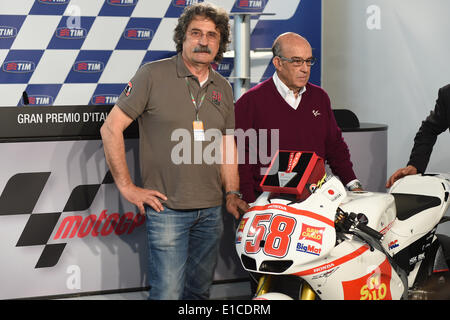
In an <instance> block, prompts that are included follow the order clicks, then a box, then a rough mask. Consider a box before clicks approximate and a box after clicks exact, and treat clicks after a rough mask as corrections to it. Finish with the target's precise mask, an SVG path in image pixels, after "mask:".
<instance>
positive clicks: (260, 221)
mask: <svg viewBox="0 0 450 320" xmlns="http://www.w3.org/2000/svg"><path fill="white" fill-rule="evenodd" d="M335 242H336V231H335V229H334V221H332V220H330V219H328V218H326V217H324V216H321V215H319V214H317V213H314V212H311V211H307V210H300V209H296V208H292V207H289V206H287V205H283V204H277V203H272V204H267V205H264V206H256V207H252V208H251V209H250V211H248V212H247V213H246V214H245V215H244V216H243V218H242V220H241V222H240V225H239V227H238V229H237V232H236V250H237V253H238V255H239V257H240V259H241V262H242V264H243V266H244V268H245V269H246V270H248V271H257V272H264V273H274V274H283V273H286V274H288V273H291V272H292V271H293V270H295V269H298V268H299V267H301V266H303V265H305V264H308V263H310V262H312V261H315V260H318V259H321V258H323V257H324V256H326V255H327V254H328V253H329V252H330V251H331V250H332V249H333V247H334V245H335Z"/></svg>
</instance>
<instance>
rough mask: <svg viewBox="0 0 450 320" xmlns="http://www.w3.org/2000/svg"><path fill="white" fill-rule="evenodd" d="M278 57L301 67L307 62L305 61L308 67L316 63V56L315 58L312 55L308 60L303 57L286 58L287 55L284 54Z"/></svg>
mask: <svg viewBox="0 0 450 320" xmlns="http://www.w3.org/2000/svg"><path fill="white" fill-rule="evenodd" d="M277 57H278V58H280V59H281V60H284V61H287V62H289V63H292V65H293V66H294V67H301V66H302V65H303V63H305V62H306V65H307V66H308V67H310V66H313V65H314V63H316V58H314V57H311V58H309V59H306V60H305V59H302V58H286V57H283V56H277Z"/></svg>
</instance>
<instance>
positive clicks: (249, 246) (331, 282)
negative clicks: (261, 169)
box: [235, 151, 450, 300]
mask: <svg viewBox="0 0 450 320" xmlns="http://www.w3.org/2000/svg"><path fill="white" fill-rule="evenodd" d="M283 154H285V156H284V158H285V160H283V159H282V158H283V157H282V155H283ZM311 154H312V155H313V156H314V157H315V159H316V160H317V159H319V160H321V159H320V158H319V157H317V156H316V155H315V154H314V153H309V152H295V151H293V152H292V151H288V152H282V151H281V152H280V154H279V157H278V158H280V159H279V160H280V161H281V162H282V163H281V164H279V167H280V168H281V170H280V171H278V172H277V174H269V171H270V169H269V170H268V174H266V176H265V177H264V179H263V182H262V183H261V187H262V189H263V191H264V192H263V193H262V194H261V195H260V196H259V197H258V198H257V200H256V201H255V202H254V203H252V204H251V206H250V209H249V210H248V211H247V212H246V213H245V214H244V215H243V217H242V219H241V221H240V223H239V226H238V228H237V231H236V241H235V242H236V250H237V253H238V256H239V258H240V260H241V263H242V265H243V267H244V269H246V270H247V271H249V272H250V274H252V275H253V276H254V277H255V278H257V277H259V280H258V286H257V289H256V294H255V297H254V298H255V299H269V300H270V299H275V300H277V299H278V300H279V299H305V300H311V299H325V300H328V299H332V300H340V299H351V300H355V299H356V300H366V299H367V300H382V299H427V298H430V292H429V291H427V286H430V283H433V285H435V284H437V283H441V284H442V283H443V282H444V281H447V274H448V273H449V272H448V265H450V254H449V252H450V250H449V249H450V241H449V239H450V238H448V237H447V236H445V235H438V234H436V229H437V226H438V225H439V224H440V223H444V222H446V221H448V220H449V218H448V217H446V216H444V215H445V212H446V210H447V208H448V206H449V199H448V198H449V192H450V176H449V175H444V174H437V175H431V174H430V175H421V174H419V175H413V176H406V177H404V178H402V179H400V180H398V181H397V182H396V183H395V184H394V185H393V186H392V188H391V189H390V190H389V193H379V192H370V191H355V192H351V191H346V189H345V187H344V186H343V184H342V183H341V182H340V180H339V179H338V178H336V177H334V176H328V177H327V176H326V175H324V176H325V178H323V179H317V177H318V176H321V175H322V174H323V173H324V168H322V167H323V161H322V162H320V161H316V162H315V163H314V164H312V165H313V169H311V170H308V166H309V165H311ZM299 155H300V156H299ZM304 155H307V156H308V157H309V159H307V161H306V162H308V160H309V162H310V163H309V164H305V161H303V164H301V167H302V168H298V170H293V169H292V168H293V166H294V167H295V165H296V163H295V159H297V160H299V159H300V161H297V164H300V163H301V162H302V161H301V158H302V157H303V156H304ZM275 158H277V156H275ZM275 158H274V160H275ZM274 160H273V161H274ZM273 161H272V163H273ZM283 167H284V168H283ZM317 168H318V169H319V170H317ZM317 172H318V173H319V174H318V175H317ZM286 175H288V176H289V175H290V176H291V179H292V176H294V177H295V176H297V180H296V181H295V182H294V184H293V186H295V185H296V186H297V188H294V189H292V188H289V186H288V185H287V184H288V183H287V182H286V178H282V176H286ZM266 177H272V182H271V183H269V184H270V187H269V186H267V185H265V183H267V181H265V180H266ZM283 179H284V182H283ZM287 179H288V180H289V178H287ZM273 181H276V183H273ZM299 181H300V183H299ZM301 181H303V184H302V182H301ZM291 187H292V185H291ZM292 190H295V192H292ZM286 192H287V193H286ZM255 280H256V279H255Z"/></svg>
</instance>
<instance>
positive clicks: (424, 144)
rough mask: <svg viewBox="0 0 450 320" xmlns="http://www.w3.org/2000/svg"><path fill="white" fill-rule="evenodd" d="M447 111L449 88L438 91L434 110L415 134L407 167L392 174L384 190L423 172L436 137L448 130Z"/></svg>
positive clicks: (449, 95) (449, 105)
mask: <svg viewBox="0 0 450 320" xmlns="http://www.w3.org/2000/svg"><path fill="white" fill-rule="evenodd" d="M449 109H450V86H446V87H444V88H441V89H439V93H438V99H437V100H436V105H435V107H434V110H433V111H431V112H430V115H429V116H428V117H427V118H426V119H425V120H424V121H423V122H422V125H421V126H420V128H419V130H418V131H417V133H416V136H415V138H414V146H413V148H412V150H411V155H410V157H409V161H408V164H407V166H406V167H405V168H401V169H398V170H397V171H395V172H394V173H393V174H392V176H391V177H390V178H389V179H388V181H387V182H386V188H390V187H391V186H392V185H393V184H394V182H395V181H397V180H398V179H400V178H403V177H404V176H407V175H411V174H417V173H424V172H425V170H426V168H427V165H428V162H429V161H430V156H431V153H432V151H433V146H434V144H435V143H436V140H437V137H438V135H439V134H441V133H442V132H444V131H445V130H447V129H448V128H449V112H450V111H449Z"/></svg>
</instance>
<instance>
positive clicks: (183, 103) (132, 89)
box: [117, 54, 234, 209]
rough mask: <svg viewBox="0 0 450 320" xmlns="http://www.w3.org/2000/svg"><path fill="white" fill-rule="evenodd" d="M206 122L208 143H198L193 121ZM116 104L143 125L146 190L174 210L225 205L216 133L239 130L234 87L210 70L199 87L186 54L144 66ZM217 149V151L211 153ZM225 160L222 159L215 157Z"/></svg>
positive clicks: (141, 136)
mask: <svg viewBox="0 0 450 320" xmlns="http://www.w3.org/2000/svg"><path fill="white" fill-rule="evenodd" d="M191 93H192V96H193V97H194V99H195V101H196V103H197V105H199V104H200V101H201V100H202V97H203V95H204V99H203V102H202V103H201V106H200V108H199V109H198V118H199V120H201V121H202V122H203V126H204V129H205V132H206V133H207V134H206V136H207V137H206V139H207V140H208V139H209V140H210V141H200V142H199V141H194V133H193V121H194V120H195V119H196V108H195V106H194V104H193V102H192V99H191ZM117 105H118V106H119V107H120V109H121V110H123V111H124V112H125V113H126V114H127V115H128V116H129V117H130V118H132V119H133V120H134V119H137V120H138V123H139V136H140V141H139V154H140V156H139V157H140V167H141V177H142V182H143V186H144V188H147V189H152V190H158V191H160V192H162V193H163V194H165V195H166V196H167V198H168V200H167V201H165V202H163V203H164V204H165V205H166V206H167V207H169V208H172V209H194V208H208V207H212V206H217V205H220V204H221V203H222V199H223V191H222V182H221V178H220V162H219V161H213V162H212V163H211V157H210V155H213V156H214V155H215V152H214V150H218V149H217V148H216V146H217V142H219V145H220V141H218V140H217V133H219V134H220V133H222V134H225V133H226V130H227V129H234V103H233V93H232V90H231V86H230V84H229V83H228V81H227V80H225V78H223V77H222V76H221V75H219V74H218V73H217V72H215V71H214V70H213V69H212V68H210V72H209V77H208V80H207V82H206V83H205V84H203V86H202V87H200V85H199V82H198V80H197V78H196V77H195V76H194V75H192V73H191V72H190V71H189V70H188V69H187V68H186V66H185V64H184V62H183V59H182V57H181V54H178V55H176V56H174V57H172V58H168V59H163V60H159V61H154V62H150V63H147V64H145V65H143V66H142V67H141V68H139V70H138V71H137V72H136V74H135V75H134V77H133V78H132V79H131V81H130V83H129V85H128V87H127V88H126V89H125V91H124V92H123V93H122V94H121V95H120V97H119V99H118V101H117ZM212 150H213V151H212ZM212 159H216V160H218V159H220V156H219V155H216V157H215V158H212Z"/></svg>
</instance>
